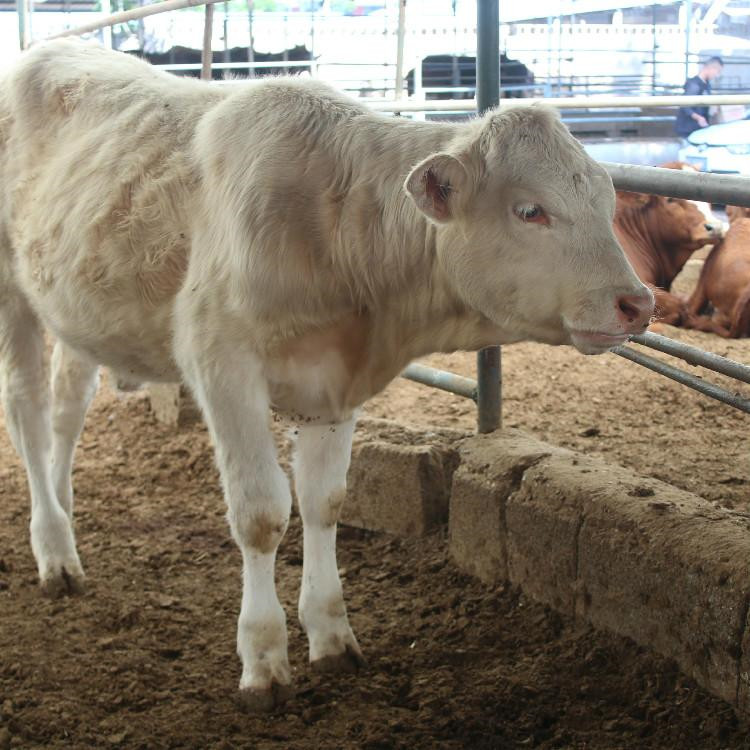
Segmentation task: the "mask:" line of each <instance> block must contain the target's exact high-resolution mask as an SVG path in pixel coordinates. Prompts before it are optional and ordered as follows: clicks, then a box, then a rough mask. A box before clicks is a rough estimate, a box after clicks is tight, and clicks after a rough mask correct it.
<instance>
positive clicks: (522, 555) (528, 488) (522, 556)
mask: <svg viewBox="0 0 750 750" xmlns="http://www.w3.org/2000/svg"><path fill="white" fill-rule="evenodd" d="M587 470H588V468H587V467H586V468H580V467H579V466H578V461H577V459H576V456H575V454H574V453H572V452H570V451H561V450H560V451H558V452H557V453H555V454H554V455H550V456H547V457H545V459H544V460H543V461H539V462H537V463H536V464H534V465H533V466H530V467H529V469H528V470H527V471H526V472H525V473H524V474H523V476H522V477H521V478H520V481H519V487H518V491H517V492H515V493H513V495H511V496H510V497H509V498H508V503H507V509H506V519H507V528H508V579H509V580H510V581H512V582H513V583H515V584H517V585H519V586H521V587H522V588H523V590H524V591H525V592H526V593H527V594H528V595H529V596H531V597H533V598H535V599H537V600H538V601H541V602H544V603H546V604H549V605H550V606H552V607H554V608H555V609H557V610H558V611H560V612H564V613H565V614H567V615H570V616H573V615H575V607H576V588H577V575H578V533H579V531H580V528H581V523H582V521H583V509H582V502H581V498H580V490H579V487H580V486H581V484H580V482H579V480H580V478H581V477H582V476H586V475H585V473H583V472H586V471H587ZM584 486H585V485H584Z"/></svg>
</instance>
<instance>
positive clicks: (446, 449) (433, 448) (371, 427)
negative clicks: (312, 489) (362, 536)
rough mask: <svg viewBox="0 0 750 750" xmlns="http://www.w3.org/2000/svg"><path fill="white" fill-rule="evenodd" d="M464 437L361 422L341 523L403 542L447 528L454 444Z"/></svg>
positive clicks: (381, 422) (455, 455)
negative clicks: (397, 536)
mask: <svg viewBox="0 0 750 750" xmlns="http://www.w3.org/2000/svg"><path fill="white" fill-rule="evenodd" d="M465 434H466V433H462V432H459V431H456V430H442V429H441V430H430V429H427V430H418V429H411V428H407V427H403V426H402V425H398V424H396V423H393V422H388V421H387V420H374V419H363V420H361V424H359V425H358V427H357V433H356V435H355V441H354V448H353V451H352V463H351V466H350V468H349V475H348V477H347V485H348V486H347V499H346V502H345V503H344V507H343V510H342V514H341V522H342V523H344V524H347V525H349V526H356V527H359V528H366V529H371V530H374V531H387V532H389V533H391V534H398V535H400V536H422V535H424V534H426V533H428V532H430V531H431V530H433V529H435V528H436V527H438V526H440V525H441V524H445V523H446V522H447V520H448V502H449V497H450V487H451V481H452V478H453V472H454V470H455V468H456V466H457V465H458V460H459V459H458V450H457V448H456V442H457V441H458V440H459V439H460V438H462V437H464V436H465Z"/></svg>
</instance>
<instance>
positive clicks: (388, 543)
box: [0, 329, 750, 750]
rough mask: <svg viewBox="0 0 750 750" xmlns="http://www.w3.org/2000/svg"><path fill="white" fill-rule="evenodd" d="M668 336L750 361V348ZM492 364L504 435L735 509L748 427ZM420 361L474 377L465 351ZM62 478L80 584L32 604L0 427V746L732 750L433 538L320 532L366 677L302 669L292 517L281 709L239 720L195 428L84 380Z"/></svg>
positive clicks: (643, 379) (643, 667) (720, 415)
mask: <svg viewBox="0 0 750 750" xmlns="http://www.w3.org/2000/svg"><path fill="white" fill-rule="evenodd" d="M670 330H671V329H670ZM679 335H680V336H681V337H682V338H684V339H687V340H689V341H691V342H694V343H698V344H701V345H706V343H708V344H709V345H710V346H711V347H712V348H713V349H714V351H718V352H720V353H724V354H729V355H730V356H733V357H735V358H738V359H741V360H744V361H750V342H725V341H720V340H718V339H715V338H709V337H706V336H704V335H702V334H695V333H689V334H685V333H682V334H679ZM503 356H504V377H505V383H504V391H505V402H504V419H505V424H507V425H512V426H516V427H521V428H523V429H526V430H528V431H529V432H531V433H533V434H535V435H536V436H538V437H541V438H542V439H546V440H550V441H552V442H555V443H557V444H561V445H565V446H569V447H573V448H576V449H578V450H581V451H584V452H587V453H594V454H599V455H602V456H604V457H605V458H606V459H608V460H610V461H614V462H617V463H620V464H623V465H626V466H630V467H633V468H635V469H637V470H638V471H640V472H642V473H644V474H648V475H651V476H656V477H658V478H660V479H664V480H667V481H670V482H672V483H674V484H676V485H677V486H679V487H683V488H686V489H688V490H691V491H694V492H698V493H700V494H702V495H704V496H705V497H707V498H709V499H710V500H711V501H713V502H716V503H719V504H721V505H724V506H728V507H734V508H736V509H738V510H746V509H747V506H748V495H749V494H750V431H749V430H748V421H747V420H748V417H746V416H744V415H741V414H739V413H735V412H733V411H732V410H730V409H729V408H727V407H724V406H722V405H720V404H714V403H712V402H709V401H707V400H705V399H704V398H703V397H701V396H699V395H697V394H693V393H691V392H689V391H687V390H686V389H682V388H680V387H678V386H676V385H672V384H671V383H669V382H667V381H665V380H663V379H661V378H657V377H656V376H652V375H651V374H649V373H647V372H645V371H643V370H641V369H640V368H637V367H636V366H635V365H632V364H630V363H628V362H625V361H624V360H621V359H619V358H616V357H615V356H614V355H606V356H603V357H596V358H586V357H582V356H581V355H577V354H575V353H574V352H572V351H570V350H568V349H550V348H546V347H541V346H535V345H519V346H516V347H508V348H507V349H505V350H504V354H503ZM431 361H432V363H433V364H437V365H440V366H443V367H446V368H450V369H453V370H455V371H458V372H464V373H466V374H471V372H472V369H473V361H474V357H473V355H458V354H457V355H451V356H441V357H434V358H432V360H431ZM719 380H720V379H719ZM367 411H368V413H370V414H371V415H373V416H385V417H391V418H396V419H399V420H401V421H404V422H408V423H417V424H419V423H423V424H424V423H439V424H444V425H449V426H450V425H458V426H467V427H470V426H471V425H472V424H473V410H472V407H471V404H469V403H468V402H466V403H465V402H461V401H458V400H457V399H455V398H454V397H451V396H448V395H444V394H440V393H436V392H435V391H431V390H426V389H424V388H422V387H421V386H417V385H414V384H411V383H406V382H404V381H399V382H398V383H396V384H394V385H393V386H391V387H390V388H389V389H388V391H387V392H385V393H384V394H382V395H381V396H380V397H378V398H377V399H375V400H374V401H373V402H372V403H371V404H370V405H369V407H368V409H367ZM75 486H76V491H77V501H76V503H77V506H76V507H77V509H76V518H77V521H76V523H77V526H76V531H77V536H78V541H79V548H80V552H81V557H82V560H83V563H84V566H85V567H86V570H87V573H88V591H87V593H86V594H85V595H84V596H83V597H79V598H74V599H64V600H58V601H48V600H45V599H43V598H41V597H40V595H39V592H38V589H37V584H36V575H35V569H34V564H33V560H32V556H31V551H30V548H29V544H28V538H27V527H28V519H29V516H28V500H27V490H26V485H25V479H24V477H23V474H22V470H21V467H20V464H19V462H18V460H17V459H16V457H15V455H14V454H13V453H12V451H11V449H10V447H9V444H8V441H7V438H6V435H5V433H4V431H0V750H6V748H11V747H12V748H75V749H78V748H80V749H82V750H83V749H86V748H133V749H135V748H144V749H149V750H150V749H151V748H154V749H158V748H195V749H196V750H198V749H201V750H203V749H209V748H216V749H217V750H218V749H221V750H229V749H230V748H248V749H250V748H253V749H258V750H262V749H265V748H269V749H270V748H273V749H274V750H281V749H282V748H289V749H290V750H297V749H302V748H305V749H309V750H317V749H318V748H364V749H366V750H380V749H387V748H404V749H405V750H406V749H408V750H419V749H422V748H424V749H425V750H427V749H428V748H429V749H432V748H471V749H472V750H481V749H484V748H487V749H489V748H493V749H495V748H497V749H503V748H526V747H534V748H588V749H590V750H614V749H615V748H617V749H620V748H623V749H625V748H660V749H662V748H663V749H665V750H666V749H667V748H669V750H681V749H683V748H685V749H688V748H689V749H691V750H692V749H702V748H706V749H708V748H717V749H718V748H750V739H748V733H747V729H744V730H743V729H742V728H741V727H739V726H738V725H737V722H736V720H735V718H734V716H733V713H732V711H731V709H730V708H729V707H728V706H727V705H725V704H723V703H722V702H720V701H718V700H715V699H713V698H711V697H710V696H708V695H707V694H706V693H705V692H703V691H701V690H700V689H698V688H697V687H696V686H695V684H694V683H692V682H691V681H690V680H688V679H687V678H685V677H684V676H682V675H681V674H680V673H679V672H678V671H677V670H676V668H675V665H674V664H673V663H671V662H669V661H667V660H664V659H662V658H659V657H655V656H653V655H652V654H650V653H648V652H647V651H645V650H644V649H642V648H639V647H637V646H636V645H634V644H633V643H631V642H629V641H627V640H624V639H621V638H615V637H611V636H609V635H606V634H602V633H595V632H593V631H591V630H589V629H585V628H584V629H581V628H576V627H574V626H573V624H572V623H571V622H570V621H568V620H566V619H565V618H562V617H560V616H558V615H557V614H555V613H553V612H551V611H549V610H547V609H545V608H544V607H541V606H539V605H537V604H534V603H532V602H530V601H528V600H526V599H525V598H524V597H523V596H522V595H520V594H519V592H518V591H516V590H513V589H507V588H498V589H495V590H491V589H488V588H487V587H485V586H482V585H480V584H478V583H476V582H474V581H472V580H470V579H469V578H467V577H465V576H463V575H461V574H460V573H458V572H457V570H456V569H455V568H454V567H453V566H452V564H451V562H450V560H449V558H448V557H447V555H446V545H445V540H444V539H443V538H442V536H441V535H440V534H438V535H436V536H434V537H431V538H428V539H424V540H421V541H417V542H415V541H409V542H403V541H401V540H398V539H395V538H391V537H388V536H387V535H374V534H368V533H364V532H359V531H354V530H351V529H345V528H343V529H341V530H340V532H339V564H340V567H341V568H342V573H343V577H344V582H345V583H344V585H345V591H346V596H347V602H348V605H349V611H350V618H351V621H352V624H353V627H354V629H355V632H356V633H357V635H358V638H359V641H360V644H361V645H362V647H363V649H364V651H365V654H366V656H367V658H368V660H369V667H368V669H367V671H366V672H364V673H360V674H357V675H346V676H341V677H335V676H331V675H325V676H321V675H317V674H312V673H311V672H310V671H309V669H308V667H307V665H306V654H305V641H304V636H303V635H302V634H301V632H300V628H299V626H298V624H297V622H296V615H295V602H296V598H297V595H298V591H299V589H298V586H299V577H300V573H301V562H302V560H301V535H300V528H299V523H298V520H297V519H296V518H295V519H293V522H292V525H291V528H290V531H289V533H288V535H287V537H286V539H285V541H284V543H283V545H282V548H281V550H280V555H279V565H278V585H279V592H280V597H281V600H282V603H283V604H284V606H285V608H286V610H287V613H288V618H289V626H290V650H291V651H290V658H291V662H292V664H293V667H294V669H295V680H296V685H297V695H296V697H295V698H294V699H293V700H292V701H291V702H290V703H289V704H287V706H286V707H285V708H284V709H283V710H281V711H280V712H279V713H278V714H276V715H273V716H265V717H253V716H248V715H245V714H244V713H243V712H242V710H241V708H240V707H239V706H238V704H237V703H236V698H235V686H236V683H237V680H238V678H239V665H238V661H237V658H236V656H235V654H234V628H235V620H236V617H237V614H238V609H239V600H240V574H239V572H240V568H239V566H240V558H239V553H238V552H237V550H236V549H235V547H234V544H233V543H232V542H231V540H230V537H229V534H228V530H227V528H226V524H225V521H224V518H223V514H224V508H223V503H222V499H221V496H220V493H219V489H218V481H217V476H216V472H215V470H214V468H213V463H212V458H211V455H210V450H209V446H208V440H207V436H206V433H205V430H204V429H203V428H202V427H200V426H197V427H193V428H190V429H187V430H184V431H182V432H180V433H179V434H178V433H175V432H174V431H173V430H169V429H167V428H164V427H163V426H160V425H158V424H156V423H155V421H154V419H153V415H152V414H151V413H150V411H149V408H148V404H147V402H146V400H145V397H144V396H143V395H142V394H138V393H136V394H130V395H116V394H114V393H113V392H112V391H111V390H108V389H106V388H104V389H102V391H101V392H100V394H99V396H98V397H97V399H96V401H95V403H94V406H93V407H92V409H91V411H90V413H89V417H88V420H87V423H86V428H85V431H84V435H83V438H82V441H81V444H80V447H79V451H78V464H77V467H76V470H75Z"/></svg>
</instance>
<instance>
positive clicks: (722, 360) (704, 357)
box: [631, 333, 750, 383]
mask: <svg viewBox="0 0 750 750" xmlns="http://www.w3.org/2000/svg"><path fill="white" fill-rule="evenodd" d="M631 341H634V342H635V343H636V344H641V346H648V347H649V348H651V349H656V350H657V351H660V352H664V354H669V355H671V356H673V357H678V358H679V359H682V360H684V361H685V362H687V363H688V364H689V365H694V366H696V367H705V368H706V369H708V370H713V371H714V372H718V373H720V374H721V375H726V376H727V377H729V378H734V379H735V380H741V381H742V382H743V383H750V366H748V365H743V364H742V363H740V362H735V361H733V360H731V359H727V358H726V357H722V356H721V355H720V354H714V353H713V352H706V351H703V349H698V347H696V346H690V344H683V343H682V342H681V341H675V340H674V339H670V338H667V337H666V336H660V335H659V334H657V333H643V334H640V335H638V336H633V337H632V339H631Z"/></svg>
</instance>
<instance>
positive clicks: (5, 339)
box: [0, 279, 84, 596]
mask: <svg viewBox="0 0 750 750" xmlns="http://www.w3.org/2000/svg"><path fill="white" fill-rule="evenodd" d="M0 390H1V391H2V401H3V409H4V411H5V422H6V425H7V427H8V431H9V433H10V436H11V440H12V441H13V445H14V446H15V449H16V451H17V452H18V454H19V456H20V457H21V459H22V460H23V463H24V465H25V468H26V474H27V476H28V481H29V490H30V494H31V548H32V550H33V552H34V557H35V559H36V563H37V568H38V570H39V580H40V583H41V587H42V590H43V591H44V593H46V594H48V595H50V596H59V595H61V594H66V593H78V592H80V591H81V590H82V589H83V580H84V575H83V569H82V568H81V562H80V560H79V558H78V553H77V552H76V546H75V539H74V537H73V526H72V524H71V521H70V518H69V517H68V514H67V513H66V511H65V509H64V508H63V507H62V506H61V505H60V503H59V502H58V499H57V495H56V492H55V486H54V481H53V479H52V453H51V450H52V426H51V421H50V409H49V383H48V380H47V372H46V367H45V365H44V336H43V334H42V329H41V326H40V324H39V321H38V320H37V318H36V316H35V315H34V313H33V312H32V310H31V309H30V307H29V305H28V303H27V302H26V300H25V299H24V298H23V297H22V296H21V295H20V294H19V293H18V292H17V290H15V289H14V288H13V287H12V286H11V287H10V288H8V287H7V286H5V287H4V286H3V283H2V279H0Z"/></svg>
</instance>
